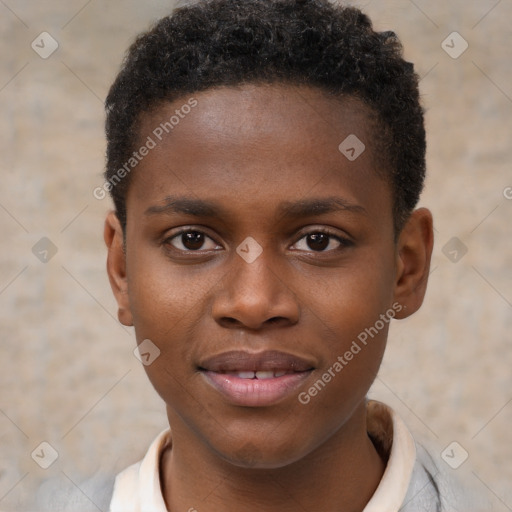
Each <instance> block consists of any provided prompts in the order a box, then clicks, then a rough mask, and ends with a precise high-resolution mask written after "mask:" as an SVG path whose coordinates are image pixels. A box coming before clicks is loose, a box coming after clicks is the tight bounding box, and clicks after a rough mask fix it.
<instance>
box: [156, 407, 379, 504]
mask: <svg viewBox="0 0 512 512" xmlns="http://www.w3.org/2000/svg"><path fill="white" fill-rule="evenodd" d="M172 419H173V421H172V422H171V424H173V429H172V432H173V435H172V447H169V449H167V450H166V451H164V453H163V455H162V459H161V481H162V492H163V495H164V500H165V502H166V504H167V508H168V510H169V511H171V512H175V511H180V510H183V511H185V510H186V511H190V512H193V511H194V510H197V511H198V512H226V511H229V512H230V511H233V510H243V511H244V512H253V511H254V512H260V511H261V510H265V511H266V512H278V511H279V512H292V511H293V512H296V511H297V510H318V509H319V506H321V510H330V511H331V510H332V511H334V510H339V511H344V512H360V511H362V510H363V509H364V507H365V505H366V504H367V503H368V501H369V500H370V498H371V496H372V495H373V493H374V492H375V489H376V488H377V486H378V484H379V482H380V480H381V478H382V474H383V472H384V466H385V464H384V462H383V460H382V459H381V458H380V456H379V455H378V453H377V451H376V449H375V447H374V445H373V443H372V442H371V440H370V439H369V437H368V435H367V434H366V407H365V404H364V403H363V404H361V407H360V408H358V410H357V411H356V412H355V413H354V415H353V416H352V418H351V419H350V420H349V421H348V422H347V424H345V425H344V426H343V427H342V428H340V429H339V430H338V431H336V432H335V433H334V434H333V435H332V436H331V437H330V438H329V439H327V440H326V441H325V442H324V443H323V444H321V445H320V446H318V447H317V448H316V449H315V450H313V451H312V452H311V453H309V454H308V455H307V456H306V457H303V458H302V459H300V460H299V461H296V462H294V463H292V464H288V465H285V466H283V467H279V468H272V469H261V468H258V469H254V468H241V467H238V466H235V465H233V464H231V463H229V462H227V461H226V460H224V459H222V458H220V457H219V456H218V455H217V454H214V453H212V451H211V449H208V448H206V446H205V445H204V444H203V443H201V442H200V441H198V440H197V438H196V437H195V436H194V434H193V433H191V432H190V431H188V430H187V429H182V428H179V427H181V426H182V425H180V424H179V420H178V419H177V418H174V417H173V418H172ZM176 424H177V428H176V427H175V425H176ZM241 504H243V508H241Z"/></svg>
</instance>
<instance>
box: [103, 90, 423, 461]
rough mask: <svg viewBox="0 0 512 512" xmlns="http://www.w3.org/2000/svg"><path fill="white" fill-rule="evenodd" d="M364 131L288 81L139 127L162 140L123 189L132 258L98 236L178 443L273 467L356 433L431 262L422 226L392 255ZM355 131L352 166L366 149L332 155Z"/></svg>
mask: <svg viewBox="0 0 512 512" xmlns="http://www.w3.org/2000/svg"><path fill="white" fill-rule="evenodd" d="M191 97H193V100H191V99H190V98H191ZM195 102H196V103H195ZM187 104H188V105H193V107H192V108H190V109H189V108H184V107H183V106H184V105H187ZM177 111H178V112H177ZM173 115H175V116H176V117H177V118H178V117H179V121H178V122H176V119H175V120H174V122H173V127H172V132H171V129H170V128H169V127H168V129H169V131H170V132H171V133H170V134H169V135H167V134H166V133H165V131H163V134H161V133H160V132H162V129H161V123H165V122H166V121H168V120H169V119H170V118H171V116H173ZM369 119H370V118H369V115H368V111H367V109H366V108H365V107H364V105H362V104H361V103H359V102H358V101H356V100H354V99H346V100H344V101H339V100H334V99H332V98H329V97H327V96H325V95H324V94H323V93H322V92H320V91H319V90H316V89H312V88H305V87H303V88H297V87H292V86H284V85H281V86H277V85H273V86H262V85H260V86H255V85H252V86H243V87H240V88H236V89H235V88H219V89H212V90H208V91H206V92H201V93H197V94H194V95H191V96H190V97H185V98H182V99H181V100H178V101H175V102H173V103H172V104H165V105H164V106H161V107H160V108H158V109H157V110H156V111H155V112H153V113H152V114H151V115H147V116H146V117H145V118H144V119H143V122H142V127H141V132H140V133H141V137H140V145H141V146H142V145H143V144H145V143H146V141H148V140H149V139H148V137H150V138H151V139H152V140H153V141H154V142H155V143H156V144H155V147H153V148H151V150H150V151H149V152H148V153H147V155H146V156H144V157H143V158H142V159H141V161H140V163H139V164H138V165H137V167H136V170H134V171H133V176H132V177H131V179H132V181H131V184H130V188H129V192H128V196H127V212H128V213H127V228H126V255H124V254H123V252H122V250H121V249H120V248H121V246H122V241H121V240H122V233H121V229H120V227H119V224H118V223H117V220H116V219H115V217H114V216H113V215H111V216H110V218H109V219H107V224H106V235H105V237H106V239H107V244H108V245H109V264H108V267H109V275H110V280H111V283H112V286H113V288H114V292H115V294H116V297H117V299H118V303H119V308H120V310H119V311H120V312H119V316H120V319H121V321H122V322H123V323H125V324H127V325H131V324H133V325H134V326H135V332H136V337H137V343H141V342H143V340H150V341H151V345H147V346H148V347H154V346H156V347H158V349H159V350H160V355H159V356H158V357H157V358H156V359H155V360H154V361H153V362H152V363H151V364H149V365H147V366H145V369H146V371H147V374H148V376H149V378H150V380H151V382H152V384H153V386H154V387H155V389H156V390H157V392H158V393H159V394H160V396H161V397H162V398H163V400H164V401H165V403H166V404H167V409H168V414H169V421H170V424H171V427H172V429H173V438H175V439H180V437H181V438H187V439H193V440H194V442H196V443H197V444H198V446H199V445H200V446H201V447H203V448H204V449H205V450H207V451H208V452H209V453H211V454H214V455H215V456H219V457H220V458H222V459H223V460H224V461H228V462H231V463H233V464H235V465H239V466H257V467H266V468H270V467H280V466H284V465H286V464H290V463H292V462H294V461H297V460H299V459H301V458H304V457H306V456H307V455H308V454H309V453H311V452H313V451H314V450H315V449H317V448H319V447H320V446H322V445H324V444H325V443H327V442H328V441H329V440H330V439H334V438H335V436H336V435H338V433H339V432H342V431H343V430H344V429H345V430H349V429H350V428H355V427H354V422H355V421H356V420H355V416H356V413H355V412H356V411H358V410H361V406H362V404H364V400H365V396H366V393H367V391H368V389H369V387H370V385H371V383H372V381H373V379H374V377H375V375H376V373H377V370H378V368H379V365H380V362H381V359H382V355H383V352H384V348H385V342H386V337H387V331H388V326H389V321H390V319H391V318H392V317H394V316H397V317H403V316H407V314H409V313H412V312H413V311H414V310H415V309H417V307H418V306H419V303H421V298H422V297H423V293H424V287H423V285H422V284H421V283H422V282H424V271H425V267H428V261H427V260H428V259H429V251H428V244H429V240H428V233H427V231H428V215H426V214H423V218H424V219H427V221H425V220H424V221H422V222H420V223H417V224H418V225H422V226H423V228H418V227H417V226H416V227H415V225H413V226H412V227H409V228H408V227H406V228H405V229H404V232H403V234H402V237H401V238H400V240H399V241H398V242H397V243H396V242H395V239H394V231H393V219H392V213H391V212H392V197H391V192H390V187H389V185H388V183H387V182H386V181H384V180H383V179H382V178H380V177H379V174H378V172H377V171H378V169H377V168H376V165H379V163H378V158H376V153H375V152H374V151H373V150H372V129H373V128H372V127H371V123H370V122H369ZM158 127H160V130H158ZM156 134H159V136H160V137H161V139H162V140H159V136H157V135H156ZM350 135H355V136H357V138H358V139H359V140H360V141H362V143H363V144H364V145H365V150H364V151H363V152H362V153H361V154H360V155H359V156H358V157H357V158H355V159H354V158H353V157H354V156H357V153H358V152H359V148H362V146H354V143H353V142H352V144H351V145H349V147H348V150H347V148H345V149H346V151H345V154H344V153H343V152H342V151H340V149H339V146H340V143H342V141H344V140H345V139H346V138H347V137H348V136H350ZM349 140H350V139H349ZM352 140H355V139H352ZM150 145H152V144H150ZM137 147H139V146H137ZM350 147H354V149H355V152H352V151H351V150H350ZM347 156H349V157H350V158H348V157H347ZM415 215H416V214H415ZM418 216H419V217H421V215H418ZM413 217H414V218H415V216H414V215H413ZM408 233H409V235H408ZM411 233H412V234H411ZM411 240H415V241H416V242H418V243H416V245H415V243H410V241H411ZM416 246H419V247H420V248H419V250H416V252H415V250H414V247H416ZM420 253H423V256H421V255H420ZM427 253H428V254H427ZM420 267H421V268H420ZM427 270H428V269H427ZM422 280H423V281H422ZM413 289H414V292H413V291H412V290H413ZM418 294H419V296H421V297H420V298H419V299H418ZM363 340H364V341H363ZM146 343H148V342H146ZM151 350H153V351H154V350H156V349H155V348H151ZM151 350H150V351H151ZM304 426H307V428H304Z"/></svg>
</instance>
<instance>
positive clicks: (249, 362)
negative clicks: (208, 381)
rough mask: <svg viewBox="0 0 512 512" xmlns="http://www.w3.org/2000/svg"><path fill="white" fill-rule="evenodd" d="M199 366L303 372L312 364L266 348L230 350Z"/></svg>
mask: <svg viewBox="0 0 512 512" xmlns="http://www.w3.org/2000/svg"><path fill="white" fill-rule="evenodd" d="M199 368H200V369H202V370H208V371H211V372H237V371H253V372H256V371H271V370H281V371H287V372H304V371H307V370H312V369H313V368H314V366H313V364H312V363H311V362H310V361H307V360H306V359H303V358H301V357H298V356H295V355H293V354H289V353H286V352H279V351H277V350H266V351H264V352H257V353H251V352H245V351H240V350H232V351H229V352H222V353H221V354H218V355H216V356H213V357H209V358H208V359H205V360H203V361H202V362H201V363H200V364H199Z"/></svg>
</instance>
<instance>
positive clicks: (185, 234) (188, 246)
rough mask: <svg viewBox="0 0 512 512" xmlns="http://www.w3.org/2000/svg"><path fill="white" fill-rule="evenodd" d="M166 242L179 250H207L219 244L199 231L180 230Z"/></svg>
mask: <svg viewBox="0 0 512 512" xmlns="http://www.w3.org/2000/svg"><path fill="white" fill-rule="evenodd" d="M166 243H169V244H170V245H172V246H173V247H175V248H176V249H179V250H180V251H199V250H203V251H208V250H212V249H216V248H218V247H220V246H219V244H217V243H216V242H215V241H214V240H212V239H211V238H210V237H209V236H207V235H205V234H204V233H201V231H182V232H181V233H178V234H176V235H174V236H172V237H171V238H169V239H168V240H167V241H166ZM205 246H206V247H205Z"/></svg>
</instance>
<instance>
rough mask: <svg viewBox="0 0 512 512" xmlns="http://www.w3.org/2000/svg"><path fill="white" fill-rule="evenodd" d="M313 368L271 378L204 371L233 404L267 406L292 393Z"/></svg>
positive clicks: (210, 381)
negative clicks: (252, 377) (254, 377)
mask: <svg viewBox="0 0 512 512" xmlns="http://www.w3.org/2000/svg"><path fill="white" fill-rule="evenodd" d="M311 372H312V370H309V371H305V372H296V373H290V374H286V375H282V376H281V377H273V378H271V379H242V378H240V377H237V376H236V375H232V374H228V373H216V372H210V371H206V370H205V371H202V372H201V373H202V375H203V376H204V377H205V379H206V381H207V382H208V383H209V384H211V385H212V386H213V387H214V388H215V389H216V390H217V391H220V393H221V394H222V395H224V397H226V398H227V399H228V401H229V402H230V403H232V404H233V405H241V406H245V407H265V406H269V405H274V404H276V403H278V402H279V401H281V400H283V399H284V398H286V397H287V396H289V395H291V394H292V393H293V392H294V391H296V390H297V388H298V387H300V386H301V385H302V383H303V382H304V381H305V380H306V379H307V378H308V377H309V376H310V375H311Z"/></svg>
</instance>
